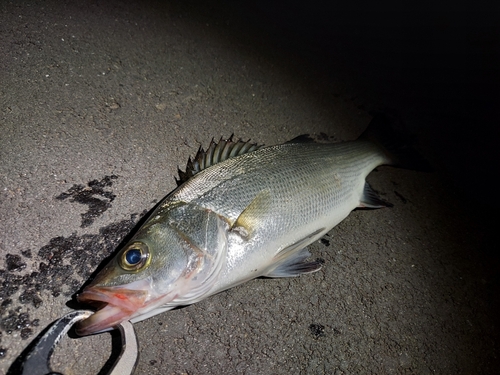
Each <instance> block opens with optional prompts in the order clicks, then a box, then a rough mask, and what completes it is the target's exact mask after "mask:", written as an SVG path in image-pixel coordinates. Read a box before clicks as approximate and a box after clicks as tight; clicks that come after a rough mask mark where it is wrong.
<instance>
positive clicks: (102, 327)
mask: <svg viewBox="0 0 500 375" xmlns="http://www.w3.org/2000/svg"><path fill="white" fill-rule="evenodd" d="M147 297H148V292H147V291H145V290H136V289H127V288H120V287H98V286H91V287H88V288H86V289H85V290H84V291H83V292H82V293H81V294H79V295H78V296H77V297H76V298H77V300H78V302H81V303H84V304H88V305H91V306H93V307H95V308H96V309H97V311H96V312H95V313H94V314H92V315H91V316H90V317H89V318H87V319H84V320H82V321H80V322H78V323H77V326H76V333H77V334H78V335H80V336H86V335H90V334H93V333H100V332H105V331H109V330H111V329H113V328H115V327H116V326H117V325H119V324H120V323H121V322H123V321H125V320H129V319H131V318H132V317H134V316H135V315H136V314H137V312H138V310H140V309H141V308H143V307H144V305H145V304H146V299H147Z"/></svg>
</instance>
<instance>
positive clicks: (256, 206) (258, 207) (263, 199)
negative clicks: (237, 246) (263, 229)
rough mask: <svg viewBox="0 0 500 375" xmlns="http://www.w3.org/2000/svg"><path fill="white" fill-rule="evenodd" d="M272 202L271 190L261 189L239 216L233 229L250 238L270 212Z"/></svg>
mask: <svg viewBox="0 0 500 375" xmlns="http://www.w3.org/2000/svg"><path fill="white" fill-rule="evenodd" d="M270 202H271V194H270V192H269V190H263V191H261V192H260V193H259V194H258V195H257V196H256V197H255V198H254V199H253V200H252V201H251V202H250V204H249V205H248V206H247V207H246V208H245V209H244V210H243V212H242V213H241V214H240V216H238V218H237V219H236V221H235V222H234V224H233V225H232V227H231V229H232V230H234V231H236V232H238V233H239V234H240V235H241V236H242V237H245V238H249V237H251V236H252V233H253V232H254V230H255V229H256V228H257V227H258V225H259V224H260V223H262V222H263V218H264V216H265V215H266V214H267V213H268V208H269V206H270Z"/></svg>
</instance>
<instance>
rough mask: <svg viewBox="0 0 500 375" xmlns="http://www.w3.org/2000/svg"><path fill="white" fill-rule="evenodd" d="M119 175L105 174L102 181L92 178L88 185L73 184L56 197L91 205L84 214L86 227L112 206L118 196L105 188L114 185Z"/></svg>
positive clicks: (83, 224) (83, 225) (83, 220)
mask: <svg viewBox="0 0 500 375" xmlns="http://www.w3.org/2000/svg"><path fill="white" fill-rule="evenodd" d="M117 178H118V176H115V175H111V176H105V177H104V178H103V179H101V180H100V181H98V180H92V181H90V182H89V183H88V184H87V186H84V185H73V186H72V187H71V188H70V189H69V190H68V191H66V192H65V193H61V194H59V195H58V196H57V197H56V199H58V200H65V199H68V198H69V200H70V202H77V203H81V204H85V205H87V206H89V208H88V210H87V212H84V213H83V214H81V215H82V224H81V227H82V228H86V227H88V226H90V225H92V223H93V222H94V220H95V219H96V218H97V217H99V216H101V215H102V214H103V213H104V212H105V211H106V210H107V209H109V208H110V207H111V202H113V200H114V199H115V198H116V195H114V194H113V193H112V192H111V191H106V190H104V188H106V187H111V186H112V185H113V180H116V179H117Z"/></svg>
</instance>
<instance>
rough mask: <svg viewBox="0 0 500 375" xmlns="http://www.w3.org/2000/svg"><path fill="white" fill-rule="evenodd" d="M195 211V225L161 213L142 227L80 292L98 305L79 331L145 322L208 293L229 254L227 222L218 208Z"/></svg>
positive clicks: (83, 298)
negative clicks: (186, 223) (123, 323)
mask: <svg viewBox="0 0 500 375" xmlns="http://www.w3.org/2000/svg"><path fill="white" fill-rule="evenodd" d="M178 214H179V213H177V215H178ZM196 214H197V215H195V216H197V217H196V219H197V220H195V221H194V222H193V224H194V225H193V226H192V227H190V226H186V225H184V224H179V223H178V222H177V221H175V220H172V219H171V218H170V220H169V219H168V217H167V219H165V218H163V217H161V216H160V217H159V219H158V215H157V219H156V220H155V219H149V220H148V221H147V222H146V223H145V224H144V225H143V227H141V228H140V229H139V231H138V232H137V234H136V235H135V236H134V237H133V238H132V239H131V240H130V242H128V243H127V244H126V245H125V246H124V247H123V248H122V249H121V250H120V251H119V252H118V253H117V254H116V256H115V257H114V258H112V259H111V261H110V262H109V263H108V264H107V265H106V266H105V267H104V268H103V269H102V270H101V271H100V272H99V273H98V274H97V276H96V277H95V279H94V280H93V281H92V282H91V283H90V284H89V285H88V286H86V287H85V288H84V289H83V291H82V293H80V294H79V295H78V296H77V300H78V301H79V302H81V303H84V304H89V305H91V306H93V307H95V308H96V309H97V312H96V313H94V314H93V315H91V316H90V317H89V318H87V319H85V320H83V321H81V322H79V324H78V326H77V330H76V331H77V333H78V334H79V335H82V336H83V335H88V334H93V333H99V332H104V331H108V330H110V329H113V328H114V327H116V326H117V325H118V324H120V323H121V322H122V321H125V320H131V321H132V322H136V321H140V320H143V319H146V318H148V317H151V316H153V315H156V314H158V313H160V312H163V311H166V310H170V309H172V308H174V307H176V306H180V305H189V304H191V303H193V302H195V301H197V300H199V299H201V298H202V296H203V295H205V294H206V293H208V291H209V290H210V288H211V287H212V286H213V284H214V283H215V281H216V280H217V278H218V275H219V273H220V270H221V269H222V263H223V262H224V261H225V258H226V256H225V254H226V251H227V230H226V229H227V226H226V225H225V223H224V221H223V220H221V219H220V218H219V217H218V216H217V215H215V214H214V213H213V212H210V211H204V210H201V211H200V210H197V212H196ZM154 215H155V214H154V213H153V215H152V216H154ZM200 215H201V216H202V217H201V218H200V217H199V216H200ZM170 216H172V215H170ZM174 216H175V215H174ZM181 216H182V215H181ZM191 216H193V214H192V215H191ZM184 219H185V220H187V222H188V223H189V222H192V221H190V220H189V219H190V217H184ZM188 228H191V229H190V230H188ZM186 232H187V233H186Z"/></svg>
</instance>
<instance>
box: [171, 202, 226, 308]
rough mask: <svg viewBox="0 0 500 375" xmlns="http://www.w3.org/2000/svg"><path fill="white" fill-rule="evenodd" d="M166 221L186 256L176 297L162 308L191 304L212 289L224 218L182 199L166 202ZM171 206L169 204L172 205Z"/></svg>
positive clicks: (222, 254)
mask: <svg viewBox="0 0 500 375" xmlns="http://www.w3.org/2000/svg"><path fill="white" fill-rule="evenodd" d="M168 206H169V207H168V208H169V210H168V211H169V215H168V222H169V223H168V224H169V227H170V228H172V229H173V230H174V231H175V232H176V234H177V236H178V238H179V240H180V241H182V242H184V246H183V248H184V249H185V251H186V253H187V255H188V262H187V265H186V268H185V270H184V271H183V272H182V275H181V276H180V278H181V279H184V281H185V282H184V283H183V284H184V285H183V287H181V288H180V289H181V290H179V291H178V292H179V293H178V295H177V297H176V298H174V299H173V300H172V301H171V302H167V303H166V304H165V305H163V307H167V306H168V307H170V308H173V307H175V306H179V305H187V304H192V303H195V302H197V301H199V300H200V299H203V298H204V296H205V295H206V294H207V293H208V292H209V291H210V290H211V289H212V287H213V286H214V284H215V282H216V281H217V280H218V277H219V275H220V272H221V270H222V269H223V267H224V265H225V262H226V258H227V257H226V255H227V246H228V245H227V233H228V229H229V225H228V224H227V221H226V220H225V219H224V218H222V217H221V216H219V215H218V214H216V213H215V212H213V211H211V210H208V209H205V208H203V207H199V206H197V205H194V204H188V203H184V202H175V203H168ZM172 206H173V207H172Z"/></svg>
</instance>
